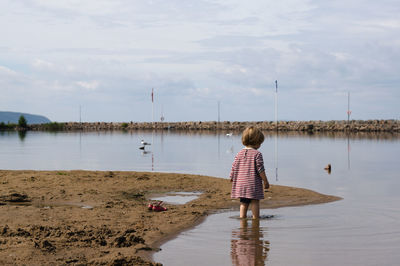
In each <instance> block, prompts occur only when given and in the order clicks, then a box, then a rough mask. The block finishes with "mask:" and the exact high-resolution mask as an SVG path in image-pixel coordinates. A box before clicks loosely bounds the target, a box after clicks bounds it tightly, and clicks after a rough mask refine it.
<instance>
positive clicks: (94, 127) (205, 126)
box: [27, 120, 400, 133]
mask: <svg viewBox="0 0 400 266" xmlns="http://www.w3.org/2000/svg"><path fill="white" fill-rule="evenodd" d="M250 125H254V126H257V127H258V128H260V129H261V130H266V131H302V132H393V133H398V132H400V120H350V121H349V122H348V121H346V120H335V121H278V123H275V122H274V121H258V122H257V121H256V122H230V121H224V122H216V121H206V122H203V121H197V122H154V123H151V122H85V123H79V122H63V123H56V122H53V123H51V125H50V126H49V124H33V125H28V127H27V130H34V131H46V130H51V129H52V128H54V129H56V130H61V131H80V130H83V131H107V130H139V129H140V130H152V129H156V130H211V131H215V130H227V131H240V130H243V129H244V128H246V127H247V126H250Z"/></svg>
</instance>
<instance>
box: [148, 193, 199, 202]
mask: <svg viewBox="0 0 400 266" xmlns="http://www.w3.org/2000/svg"><path fill="white" fill-rule="evenodd" d="M201 194H202V193H201V192H169V193H164V194H161V195H150V199H151V200H155V201H163V202H165V203H169V204H174V205H180V204H186V203H188V202H190V201H192V200H195V199H198V198H199V197H200V195H201Z"/></svg>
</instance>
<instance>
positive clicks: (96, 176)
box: [0, 170, 340, 265]
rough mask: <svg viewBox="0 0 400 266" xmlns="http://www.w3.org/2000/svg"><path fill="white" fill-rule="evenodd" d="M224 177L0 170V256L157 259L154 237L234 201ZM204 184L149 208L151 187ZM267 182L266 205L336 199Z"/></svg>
mask: <svg viewBox="0 0 400 266" xmlns="http://www.w3.org/2000/svg"><path fill="white" fill-rule="evenodd" d="M230 189H231V183H230V182H229V180H227V179H222V178H215V177H208V176H199V175H189V174H174V173H154V172H131V171H129V172H123V171H112V172H111V171H79V170H77V171H31V170H27V171H13V170H0V264H2V265H3V264H18V265H23V264H27V265H158V264H157V263H156V262H153V261H151V254H152V252H156V251H157V250H158V248H159V245H160V244H161V243H162V242H163V241H166V240H167V239H169V238H171V237H173V236H175V235H176V234H177V233H179V232H181V231H182V230H185V229H188V228H190V227H191V226H193V225H194V224H196V223H198V222H200V221H201V220H202V219H203V218H204V217H206V216H207V215H208V214H210V213H212V212H213V211H216V210H221V209H232V208H238V206H239V203H238V201H237V200H232V199H231V198H230ZM171 191H188V192H192V191H201V192H202V193H203V194H201V195H200V197H199V198H198V199H196V200H193V201H191V202H188V203H186V204H183V205H168V204H167V205H166V207H167V208H168V210H167V211H165V212H153V211H149V210H148V209H147V204H148V203H149V202H150V200H149V199H148V197H149V195H151V194H154V193H163V192H171ZM338 199H340V198H338V197H335V196H328V195H323V194H319V193H317V192H313V191H311V190H306V189H301V188H292V187H285V186H278V185H272V187H271V189H270V191H269V192H266V193H265V200H263V201H261V206H262V207H263V208H278V207H284V206H298V205H306V204H318V203H325V202H331V201H335V200H338Z"/></svg>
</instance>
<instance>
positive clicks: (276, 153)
mask: <svg viewBox="0 0 400 266" xmlns="http://www.w3.org/2000/svg"><path fill="white" fill-rule="evenodd" d="M275 127H276V133H275V180H276V181H278V81H277V80H275Z"/></svg>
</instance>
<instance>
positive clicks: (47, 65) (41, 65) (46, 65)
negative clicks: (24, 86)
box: [32, 59, 54, 69]
mask: <svg viewBox="0 0 400 266" xmlns="http://www.w3.org/2000/svg"><path fill="white" fill-rule="evenodd" d="M32 65H33V67H35V68H38V69H52V68H54V64H53V63H51V62H48V61H45V60H41V59H35V61H34V62H33V63H32Z"/></svg>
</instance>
